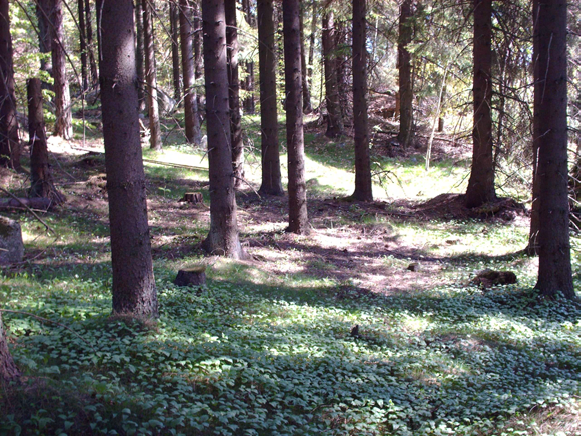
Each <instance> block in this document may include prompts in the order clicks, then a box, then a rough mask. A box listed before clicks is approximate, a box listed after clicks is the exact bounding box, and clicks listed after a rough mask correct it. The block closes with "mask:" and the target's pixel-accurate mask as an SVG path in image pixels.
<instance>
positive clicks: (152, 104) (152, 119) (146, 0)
mask: <svg viewBox="0 0 581 436" xmlns="http://www.w3.org/2000/svg"><path fill="white" fill-rule="evenodd" d="M152 1H154V0H143V5H142V7H143V48H144V57H145V80H146V82H147V106H148V109H149V133H150V137H149V145H150V147H151V149H152V150H161V129H160V124H159V104H158V102H157V67H156V65H155V45H154V34H153V11H152V8H153V5H152V4H151V2H152Z"/></svg>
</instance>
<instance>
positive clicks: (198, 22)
mask: <svg viewBox="0 0 581 436" xmlns="http://www.w3.org/2000/svg"><path fill="white" fill-rule="evenodd" d="M193 12H194V29H193V30H194V36H193V40H194V75H195V77H196V85H197V84H198V83H200V82H201V80H202V75H203V69H204V53H203V48H202V13H201V11H200V5H199V4H198V0H196V1H194V3H193ZM196 101H197V103H198V120H199V123H200V125H201V124H202V122H203V114H202V99H201V97H200V94H199V93H198V94H197V95H196Z"/></svg>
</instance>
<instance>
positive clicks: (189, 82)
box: [180, 0, 202, 146]
mask: <svg viewBox="0 0 581 436" xmlns="http://www.w3.org/2000/svg"><path fill="white" fill-rule="evenodd" d="M192 18H193V17H192V7H191V4H190V2H189V1H188V0H180V36H181V49H182V71H183V77H184V92H185V96H184V121H185V125H186V139H187V140H188V142H190V143H192V144H194V145H196V146H199V145H200V143H201V141H202V138H201V134H200V120H199V117H198V99H197V92H196V87H195V80H196V79H195V70H194V50H193V42H192V21H191V20H192Z"/></svg>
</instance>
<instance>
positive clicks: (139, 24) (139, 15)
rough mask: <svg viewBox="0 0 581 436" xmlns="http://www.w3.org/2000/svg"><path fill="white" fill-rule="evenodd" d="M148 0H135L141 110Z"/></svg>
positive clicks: (138, 95)
mask: <svg viewBox="0 0 581 436" xmlns="http://www.w3.org/2000/svg"><path fill="white" fill-rule="evenodd" d="M144 1H147V0H136V1H135V28H136V32H137V33H136V35H135V37H136V39H137V41H136V47H135V50H136V51H135V64H136V66H137V81H138V87H137V99H138V102H139V112H141V111H144V110H145V107H146V104H145V92H144V89H145V86H144V84H145V68H144V63H145V60H144V51H145V50H144V44H143V2H144Z"/></svg>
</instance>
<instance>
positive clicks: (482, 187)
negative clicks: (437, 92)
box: [466, 0, 496, 207]
mask: <svg viewBox="0 0 581 436" xmlns="http://www.w3.org/2000/svg"><path fill="white" fill-rule="evenodd" d="M491 72H492V0H474V82H473V96H474V127H473V130H472V142H473V145H472V147H473V148H472V150H473V151H472V168H471V171H470V179H469V180H468V188H467V189H466V207H478V206H481V205H482V204H484V203H487V202H489V201H493V200H494V199H495V198H496V193H495V192H494V161H493V155H492V112H491V104H492V77H491Z"/></svg>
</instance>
